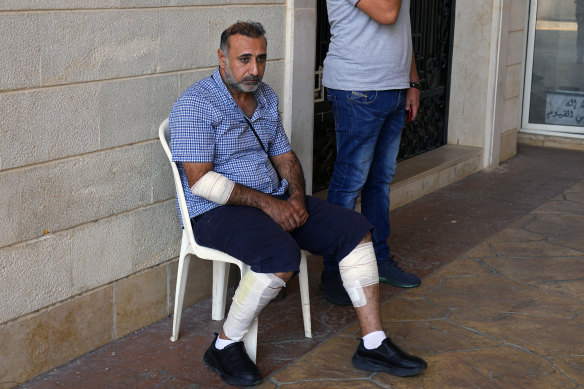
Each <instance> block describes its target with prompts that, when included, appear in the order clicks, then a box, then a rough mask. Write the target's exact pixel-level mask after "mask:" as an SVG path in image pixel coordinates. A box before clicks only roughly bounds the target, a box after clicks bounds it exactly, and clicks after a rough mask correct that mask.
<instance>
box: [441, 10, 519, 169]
mask: <svg viewBox="0 0 584 389" xmlns="http://www.w3.org/2000/svg"><path fill="white" fill-rule="evenodd" d="M528 8H529V1H528V0H489V1H483V2H461V1H459V2H456V12H455V13H456V16H455V27H454V45H453V47H454V49H453V58H452V77H451V79H452V81H451V91H450V105H449V121H448V143H449V144H454V145H464V146H473V147H480V148H483V150H484V157H483V168H485V169H492V168H494V167H496V166H498V164H499V162H501V161H503V160H505V159H508V158H510V157H512V156H513V155H515V152H516V146H517V132H518V129H519V126H520V117H521V104H520V101H521V94H522V80H523V69H524V62H525V40H526V34H525V31H526V28H527V12H528Z"/></svg>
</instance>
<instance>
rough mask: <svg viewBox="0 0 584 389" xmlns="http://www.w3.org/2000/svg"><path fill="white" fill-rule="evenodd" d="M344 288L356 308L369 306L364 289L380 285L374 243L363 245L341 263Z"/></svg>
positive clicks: (340, 268)
mask: <svg viewBox="0 0 584 389" xmlns="http://www.w3.org/2000/svg"><path fill="white" fill-rule="evenodd" d="M339 270H340V272H341V279H342V280H343V286H344V287H345V290H346V291H347V293H348V294H349V298H350V299H351V302H352V303H353V306H354V307H355V308H358V307H362V306H364V305H367V298H366V297H365V293H364V292H363V288H364V287H366V286H369V285H374V284H378V283H379V272H378V270H377V260H376V259H375V250H374V249H373V243H371V242H367V243H361V244H360V245H358V246H357V247H355V248H354V249H353V251H351V252H350V253H349V255H347V256H346V257H345V258H343V259H342V260H341V261H340V262H339Z"/></svg>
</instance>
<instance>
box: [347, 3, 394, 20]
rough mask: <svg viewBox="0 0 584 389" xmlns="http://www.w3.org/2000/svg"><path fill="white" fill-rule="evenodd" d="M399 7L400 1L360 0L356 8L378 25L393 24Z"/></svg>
mask: <svg viewBox="0 0 584 389" xmlns="http://www.w3.org/2000/svg"><path fill="white" fill-rule="evenodd" d="M401 5H402V0H360V1H359V2H358V3H357V5H356V7H357V8H359V9H360V10H361V11H363V12H365V13H366V14H367V15H368V16H369V17H370V18H371V19H373V20H375V21H376V22H377V23H379V24H394V23H395V22H396V21H397V17H398V16H399V11H400V9H401Z"/></svg>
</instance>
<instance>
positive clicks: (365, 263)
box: [339, 234, 428, 376]
mask: <svg viewBox="0 0 584 389" xmlns="http://www.w3.org/2000/svg"><path fill="white" fill-rule="evenodd" d="M373 264H375V265H373ZM339 269H340V271H341V278H342V280H343V285H344V286H345V289H346V290H347V293H348V294H349V297H350V298H351V300H352V302H353V305H354V307H355V312H356V313H357V318H358V319H359V325H360V326H361V334H362V337H363V339H362V340H361V342H360V344H359V347H358V348H357V351H356V352H355V354H354V355H353V361H352V362H353V366H355V367H356V368H358V369H362V370H367V371H383V372H387V373H390V374H393V375H397V376H410V375H415V374H418V373H420V372H422V371H424V370H426V368H427V367H428V365H427V364H426V362H425V361H424V360H422V359H421V358H418V357H415V356H412V355H409V354H407V353H406V352H404V351H402V350H401V349H400V348H399V347H398V346H396V345H395V344H394V343H393V342H392V341H391V339H389V338H388V337H387V336H386V334H385V332H384V331H383V325H382V323H381V316H380V307H379V277H378V273H377V261H376V259H375V251H374V250H373V244H372V243H371V235H370V234H367V235H366V236H365V237H364V238H363V240H362V241H361V242H360V244H359V245H358V246H357V247H355V249H354V250H353V251H351V253H349V255H347V256H346V257H345V258H343V259H342V260H341V261H340V262H339Z"/></svg>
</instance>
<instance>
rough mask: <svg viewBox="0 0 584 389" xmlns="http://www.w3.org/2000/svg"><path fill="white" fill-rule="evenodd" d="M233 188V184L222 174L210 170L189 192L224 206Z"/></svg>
mask: <svg viewBox="0 0 584 389" xmlns="http://www.w3.org/2000/svg"><path fill="white" fill-rule="evenodd" d="M234 186H235V182H233V181H231V180H230V179H229V178H227V177H225V176H224V175H223V174H220V173H217V172H214V171H212V170H211V171H208V172H207V173H205V174H204V175H203V177H201V178H199V180H198V181H197V182H196V183H195V185H193V186H192V188H191V192H193V194H194V195H196V196H200V197H203V198H206V199H207V200H210V201H212V202H214V203H217V204H220V205H225V204H226V203H227V200H229V196H231V192H232V191H233V187H234Z"/></svg>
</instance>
